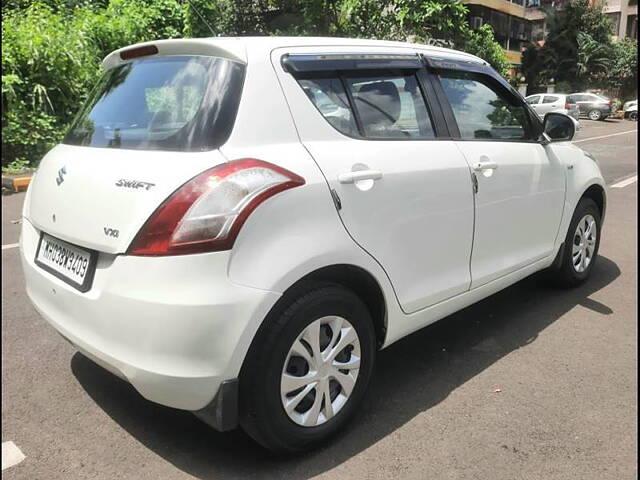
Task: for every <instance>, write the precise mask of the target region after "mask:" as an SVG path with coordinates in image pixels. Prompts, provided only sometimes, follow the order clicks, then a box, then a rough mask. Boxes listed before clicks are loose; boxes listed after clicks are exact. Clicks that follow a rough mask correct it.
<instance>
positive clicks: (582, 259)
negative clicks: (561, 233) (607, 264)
mask: <svg viewBox="0 0 640 480" xmlns="http://www.w3.org/2000/svg"><path fill="white" fill-rule="evenodd" d="M597 234H598V226H597V225H596V220H595V218H593V215H591V214H587V215H585V216H584V217H582V219H580V221H579V222H578V226H577V227H576V231H575V233H574V235H573V248H572V251H571V259H572V263H573V268H574V269H575V270H576V272H578V273H582V272H584V271H585V270H586V269H587V268H588V267H589V264H590V263H591V261H592V260H593V255H594V252H595V249H596V240H597V238H598V237H597Z"/></svg>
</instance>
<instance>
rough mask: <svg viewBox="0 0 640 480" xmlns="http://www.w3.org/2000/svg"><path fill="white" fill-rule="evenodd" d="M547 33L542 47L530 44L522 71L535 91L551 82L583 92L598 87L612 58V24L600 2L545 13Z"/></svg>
mask: <svg viewBox="0 0 640 480" xmlns="http://www.w3.org/2000/svg"><path fill="white" fill-rule="evenodd" d="M546 15H547V26H548V29H549V33H548V35H547V38H546V40H545V42H544V45H543V46H542V47H539V46H537V45H536V44H531V45H530V46H529V47H528V48H527V49H526V50H525V52H524V54H523V60H522V70H523V73H524V74H525V77H526V78H527V81H528V82H529V84H530V85H531V86H532V87H533V88H535V87H536V86H537V85H539V84H540V83H543V82H547V81H549V80H550V79H551V78H553V79H555V81H556V82H563V83H565V82H566V83H568V84H569V85H571V87H572V89H573V90H574V91H575V90H582V89H584V88H587V87H589V86H594V85H596V84H599V83H601V81H602V79H603V78H604V76H605V75H604V74H605V71H606V69H607V63H608V62H609V59H610V55H611V53H610V52H611V33H612V31H611V22H610V21H609V19H608V18H607V16H606V15H605V13H604V11H603V6H602V4H601V3H599V2H594V3H593V4H592V3H591V2H590V1H589V0H571V1H569V2H568V3H567V4H566V5H565V6H564V8H562V9H553V8H548V9H546Z"/></svg>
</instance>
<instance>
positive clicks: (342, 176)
mask: <svg viewBox="0 0 640 480" xmlns="http://www.w3.org/2000/svg"><path fill="white" fill-rule="evenodd" d="M381 178H382V172H381V171H380V170H356V171H355V172H344V173H339V174H338V181H339V182H340V183H354V182H359V181H360V180H380V179H381Z"/></svg>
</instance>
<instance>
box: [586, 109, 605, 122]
mask: <svg viewBox="0 0 640 480" xmlns="http://www.w3.org/2000/svg"><path fill="white" fill-rule="evenodd" d="M588 116H589V119H590V120H602V112H601V111H600V110H595V109H594V110H589V113H588Z"/></svg>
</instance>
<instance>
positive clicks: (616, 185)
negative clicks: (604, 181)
mask: <svg viewBox="0 0 640 480" xmlns="http://www.w3.org/2000/svg"><path fill="white" fill-rule="evenodd" d="M637 181H638V175H634V176H633V177H629V178H627V179H626V180H621V181H619V182H618V183H614V184H613V185H611V188H624V187H626V186H629V185H631V184H632V183H636V182H637Z"/></svg>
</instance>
